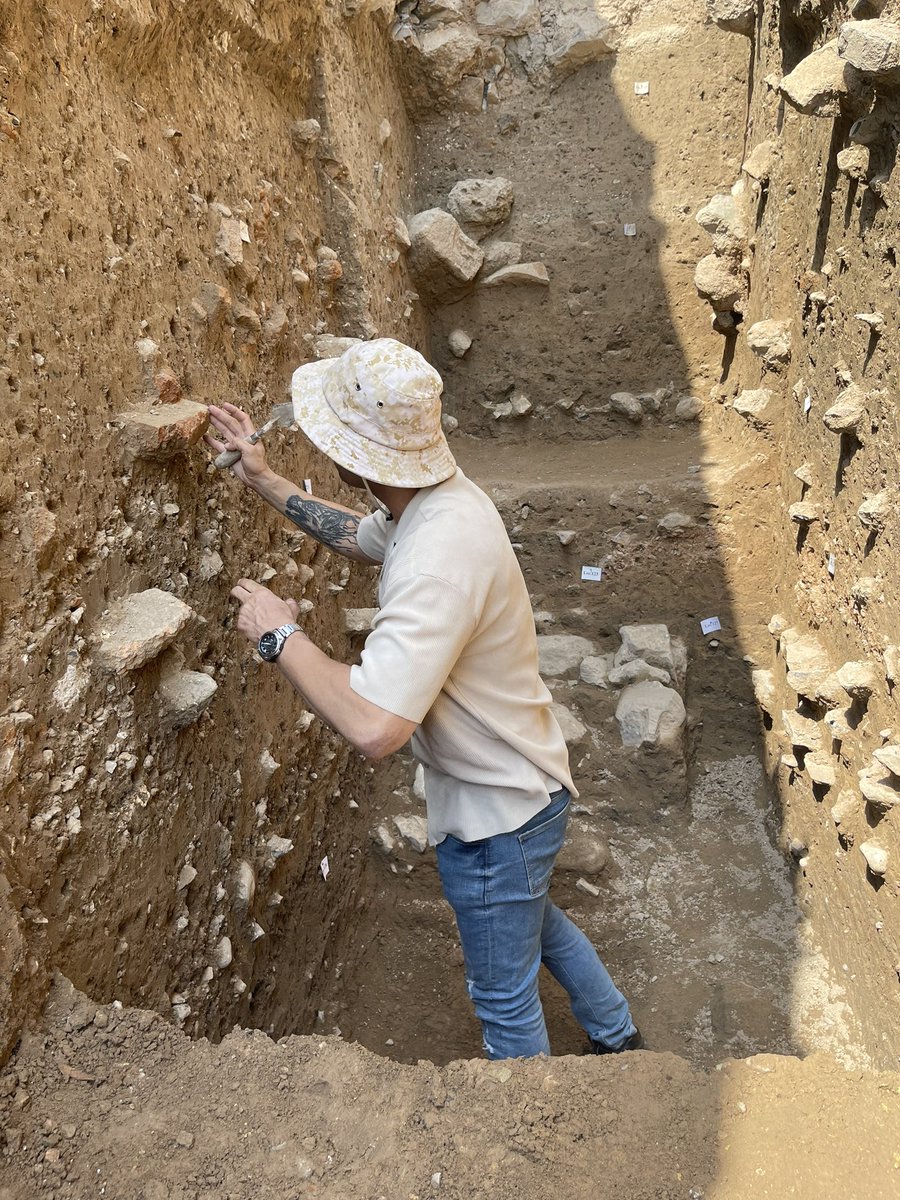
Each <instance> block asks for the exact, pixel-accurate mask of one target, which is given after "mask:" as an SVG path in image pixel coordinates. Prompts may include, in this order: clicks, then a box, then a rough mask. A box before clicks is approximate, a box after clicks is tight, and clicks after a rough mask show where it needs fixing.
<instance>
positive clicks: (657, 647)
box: [615, 625, 686, 679]
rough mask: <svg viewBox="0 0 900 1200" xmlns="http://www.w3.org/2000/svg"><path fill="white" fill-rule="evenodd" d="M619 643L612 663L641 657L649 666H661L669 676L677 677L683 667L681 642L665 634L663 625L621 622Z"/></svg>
mask: <svg viewBox="0 0 900 1200" xmlns="http://www.w3.org/2000/svg"><path fill="white" fill-rule="evenodd" d="M619 637H620V638H621V639H622V645H621V646H620V647H619V649H618V650H617V651H616V658H615V665H616V666H617V667H621V666H623V665H624V664H625V663H628V662H633V661H634V660H635V659H641V660H642V661H643V662H645V663H649V664H650V666H651V667H661V668H662V670H664V671H668V672H669V674H670V675H671V676H672V678H673V679H680V678H681V677H682V676H683V674H684V670H685V666H686V655H685V650H684V646H683V644H682V643H681V642H679V641H677V640H675V639H673V638H672V637H671V636H670V635H669V630H668V628H667V627H666V626H665V625H622V626H621V627H620V628H619Z"/></svg>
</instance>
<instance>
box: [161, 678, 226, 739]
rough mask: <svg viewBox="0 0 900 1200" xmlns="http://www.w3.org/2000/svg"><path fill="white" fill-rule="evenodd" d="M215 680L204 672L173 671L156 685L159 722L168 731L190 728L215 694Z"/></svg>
mask: <svg viewBox="0 0 900 1200" xmlns="http://www.w3.org/2000/svg"><path fill="white" fill-rule="evenodd" d="M216 690H217V684H216V681H215V680H214V679H213V678H212V677H211V676H210V675H207V674H206V672H205V671H176V672H174V673H173V674H171V675H167V676H166V677H165V679H163V680H162V681H161V683H160V685H159V693H158V695H159V700H160V705H161V708H162V712H163V719H164V720H165V722H166V724H167V725H168V726H169V727H170V728H171V729H183V728H184V727H185V725H192V724H193V723H194V721H196V720H198V718H199V717H200V715H201V713H203V712H204V711H205V710H206V709H207V708H208V707H209V704H210V702H211V700H212V698H213V696H214V695H215V694H216Z"/></svg>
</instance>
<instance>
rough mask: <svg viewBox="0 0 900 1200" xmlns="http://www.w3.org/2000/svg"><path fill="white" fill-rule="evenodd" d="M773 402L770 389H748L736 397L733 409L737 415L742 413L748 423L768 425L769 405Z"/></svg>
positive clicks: (732, 405)
mask: <svg viewBox="0 0 900 1200" xmlns="http://www.w3.org/2000/svg"><path fill="white" fill-rule="evenodd" d="M771 402H772V393H771V392H770V391H769V389H768V388H748V389H745V390H744V391H743V392H741V394H740V395H739V396H735V398H734V400H733V401H732V404H731V407H732V408H733V409H734V411H735V412H736V413H740V415H741V416H742V417H746V418H747V420H748V421H753V422H754V424H758V425H768V424H769V419H768V415H767V414H768V413H769V405H770V404H771Z"/></svg>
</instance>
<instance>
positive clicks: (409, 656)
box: [350, 575, 477, 725]
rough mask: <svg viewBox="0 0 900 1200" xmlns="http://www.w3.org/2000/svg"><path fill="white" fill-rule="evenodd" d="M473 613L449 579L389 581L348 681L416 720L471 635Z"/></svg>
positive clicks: (392, 710) (425, 710) (387, 707)
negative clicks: (389, 587)
mask: <svg viewBox="0 0 900 1200" xmlns="http://www.w3.org/2000/svg"><path fill="white" fill-rule="evenodd" d="M476 622H477V613H476V612H475V611H474V605H473V604H472V602H471V600H470V599H469V598H468V597H467V596H465V595H464V594H463V593H462V592H461V591H460V590H459V589H458V588H456V587H454V586H453V584H450V583H447V582H446V580H443V579H437V578H435V577H434V576H431V575H416V576H411V577H409V578H406V579H401V580H397V581H396V582H395V581H393V580H392V581H391V589H390V596H388V597H385V603H384V604H383V605H382V607H381V609H380V610H379V612H378V615H377V616H376V618H375V620H374V622H373V624H372V631H371V633H370V634H369V636H368V637H367V638H366V644H365V646H364V647H363V652H362V658H361V661H360V663H359V665H358V666H355V667H351V668H350V687H351V688H352V689H353V691H354V692H356V694H357V695H358V696H362V697H363V699H364V700H369V701H371V703H372V704H377V705H378V707H379V708H383V709H385V710H386V711H387V712H390V713H394V715H395V716H398V717H403V718H404V719H405V720H407V721H415V723H416V724H417V725H418V724H421V722H422V720H423V719H424V717H425V716H426V714H427V713H428V711H429V709H430V708H431V706H432V704H434V702H435V700H436V699H437V696H438V694H439V692H440V691H441V689H442V688H443V686H444V684H445V683H446V681H447V678H448V676H449V675H450V673H451V671H452V670H453V668H454V666H455V665H456V662H457V659H458V658H459V656H460V654H461V653H462V651H463V650H464V649H465V647H466V644H467V643H468V641H469V639H470V638H471V636H472V633H473V631H474V629H475V625H476Z"/></svg>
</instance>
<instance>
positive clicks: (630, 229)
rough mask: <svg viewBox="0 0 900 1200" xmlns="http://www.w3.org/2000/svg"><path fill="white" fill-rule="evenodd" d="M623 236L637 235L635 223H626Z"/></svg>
mask: <svg viewBox="0 0 900 1200" xmlns="http://www.w3.org/2000/svg"><path fill="white" fill-rule="evenodd" d="M625 236H626V237H637V225H632V224H630V223H626V225H625Z"/></svg>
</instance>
